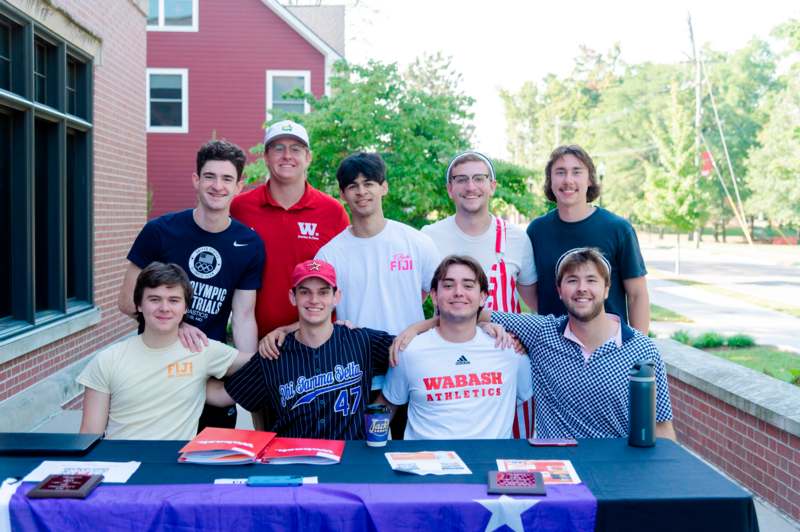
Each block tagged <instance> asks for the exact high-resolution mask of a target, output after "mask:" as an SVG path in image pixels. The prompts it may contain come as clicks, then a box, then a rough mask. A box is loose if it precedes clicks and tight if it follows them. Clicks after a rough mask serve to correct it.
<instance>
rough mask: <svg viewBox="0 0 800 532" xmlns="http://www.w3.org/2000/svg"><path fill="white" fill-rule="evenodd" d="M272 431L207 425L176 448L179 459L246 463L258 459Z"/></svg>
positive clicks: (217, 462) (208, 462) (271, 435)
mask: <svg viewBox="0 0 800 532" xmlns="http://www.w3.org/2000/svg"><path fill="white" fill-rule="evenodd" d="M274 438H275V433H274V432H262V431H259V430H241V429H223V428H219V427H206V428H204V429H203V430H202V431H200V434H198V435H197V436H195V437H194V438H193V439H192V441H190V442H189V443H187V444H186V445H184V446H183V448H182V449H181V450H180V451H178V452H179V453H181V455H180V457H178V461H179V462H189V463H194V464H247V463H249V462H258V461H260V457H261V454H262V453H263V452H264V449H265V448H266V447H267V445H269V442H271V441H272V440H273V439H274Z"/></svg>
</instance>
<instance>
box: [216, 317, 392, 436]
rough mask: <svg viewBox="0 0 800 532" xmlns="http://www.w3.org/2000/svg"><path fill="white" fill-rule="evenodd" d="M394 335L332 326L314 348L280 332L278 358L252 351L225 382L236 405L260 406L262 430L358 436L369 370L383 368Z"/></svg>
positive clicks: (379, 371)
mask: <svg viewBox="0 0 800 532" xmlns="http://www.w3.org/2000/svg"><path fill="white" fill-rule="evenodd" d="M392 340H394V336H392V335H390V334H388V333H385V332H383V331H376V330H373V329H348V328H347V327H344V326H342V325H334V326H333V334H332V335H331V337H330V338H329V339H328V341H327V342H325V343H324V344H322V345H321V346H319V347H317V348H312V347H308V346H306V345H304V344H301V343H300V342H298V341H297V340H296V339H295V336H294V334H290V335H288V336H287V337H286V339H285V341H284V343H283V346H282V347H281V355H280V358H278V360H266V359H263V358H261V357H260V356H254V357H253V358H252V359H250V362H248V363H247V364H245V366H244V367H243V368H242V369H240V370H239V371H237V372H236V373H235V374H234V375H233V376H232V377H230V378H229V379H228V380H227V382H226V383H225V390H226V391H227V392H228V394H229V395H230V396H231V397H232V398H233V399H234V400H235V401H236V402H237V403H239V404H240V405H242V407H244V408H246V409H247V410H249V411H251V412H253V411H256V410H261V409H265V410H266V415H267V418H266V429H267V430H269V431H273V432H277V433H278V434H279V435H280V436H285V437H294V438H320V439H334V440H357V439H363V438H364V416H363V414H364V409H365V407H366V405H367V401H368V397H369V389H370V381H371V380H372V376H373V375H382V374H384V373H386V370H387V367H388V358H389V346H390V345H391V344H392Z"/></svg>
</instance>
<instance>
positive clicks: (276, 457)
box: [262, 438, 344, 465]
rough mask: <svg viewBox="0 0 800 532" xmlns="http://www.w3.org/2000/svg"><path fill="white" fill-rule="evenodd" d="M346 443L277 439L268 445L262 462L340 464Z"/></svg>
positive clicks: (339, 441)
mask: <svg viewBox="0 0 800 532" xmlns="http://www.w3.org/2000/svg"><path fill="white" fill-rule="evenodd" d="M342 453H344V441H342V440H314V439H310V438H275V439H274V440H272V441H271V442H270V444H269V445H267V448H266V449H265V450H264V454H263V455H262V461H263V462H267V463H269V464H317V465H327V464H338V463H339V462H341V461H342Z"/></svg>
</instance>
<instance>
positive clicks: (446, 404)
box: [383, 327, 533, 440]
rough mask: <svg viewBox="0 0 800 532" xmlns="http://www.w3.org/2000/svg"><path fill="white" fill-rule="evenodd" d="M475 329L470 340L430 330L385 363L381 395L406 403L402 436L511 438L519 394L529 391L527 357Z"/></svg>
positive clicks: (523, 395) (528, 362) (529, 380)
mask: <svg viewBox="0 0 800 532" xmlns="http://www.w3.org/2000/svg"><path fill="white" fill-rule="evenodd" d="M475 331H476V333H475V337H474V338H473V339H472V340H470V341H468V342H463V343H453V342H448V341H447V340H445V339H443V338H442V337H441V336H440V335H439V333H438V331H437V330H436V329H431V330H430V331H428V332H425V333H423V334H420V335H419V336H417V337H416V338H414V339H413V340H412V341H411V343H410V344H408V348H407V349H406V350H405V351H403V353H402V354H401V356H400V362H399V364H398V365H397V367H395V368H389V373H387V374H386V382H385V383H384V385H383V396H384V397H385V398H386V399H387V400H388V401H389V402H391V403H393V404H396V405H401V404H405V403H408V425H407V426H406V432H405V439H407V440H423V439H425V440H428V439H477V438H484V439H498V438H510V437H511V425H512V423H513V421H514V410H515V406H516V401H517V398H519V399H521V400H526V399H528V398H530V397H531V395H532V394H533V389H532V385H531V366H530V359H529V358H528V357H527V356H524V355H518V354H517V353H515V352H514V351H512V350H511V349H498V348H496V347H495V346H494V338H491V337H490V336H489V335H487V334H486V333H484V332H483V331H482V330H480V329H478V328H477V327H476V329H475Z"/></svg>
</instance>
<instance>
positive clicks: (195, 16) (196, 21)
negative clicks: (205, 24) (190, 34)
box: [147, 0, 200, 31]
mask: <svg viewBox="0 0 800 532" xmlns="http://www.w3.org/2000/svg"><path fill="white" fill-rule="evenodd" d="M198 4H199V0H192V25H191V26H168V25H167V24H166V23H165V20H164V0H158V24H156V25H155V26H150V25H148V26H147V31H199V29H200V14H199V13H198V7H199V5H198ZM149 15H150V14H149V13H148V16H149Z"/></svg>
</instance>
